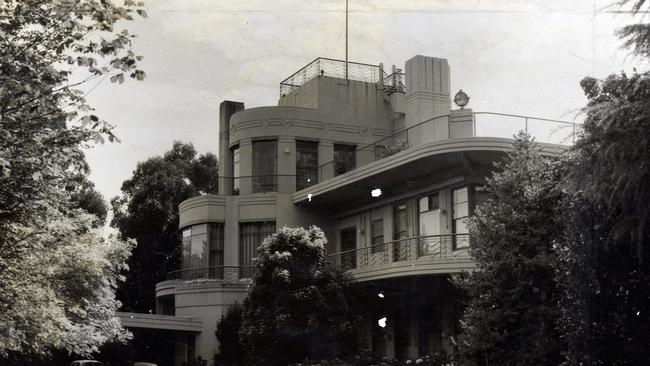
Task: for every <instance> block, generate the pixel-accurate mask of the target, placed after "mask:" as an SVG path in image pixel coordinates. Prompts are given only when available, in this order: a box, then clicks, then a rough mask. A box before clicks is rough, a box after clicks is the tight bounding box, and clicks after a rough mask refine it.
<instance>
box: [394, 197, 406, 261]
mask: <svg viewBox="0 0 650 366" xmlns="http://www.w3.org/2000/svg"><path fill="white" fill-rule="evenodd" d="M406 208H407V206H406V203H400V204H397V205H395V206H394V208H393V240H395V244H394V245H393V261H395V262H398V261H403V260H406V259H407V258H408V241H407V240H404V239H406V238H407V237H408V215H407V211H406Z"/></svg>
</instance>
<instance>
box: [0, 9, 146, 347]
mask: <svg viewBox="0 0 650 366" xmlns="http://www.w3.org/2000/svg"><path fill="white" fill-rule="evenodd" d="M136 13H139V14H140V15H145V13H144V10H142V4H136V3H134V2H132V1H130V0H127V1H125V3H124V5H123V6H118V5H115V4H113V3H112V2H111V1H99V0H75V1H71V0H49V1H46V0H20V1H16V0H5V1H2V2H1V3H0V60H1V61H0V126H2V129H1V130H0V357H2V358H6V357H18V356H20V357H21V358H24V357H29V356H41V355H46V354H48V353H50V352H51V351H52V350H54V349H58V348H64V349H66V350H68V351H70V352H76V353H79V354H89V353H91V352H93V351H94V350H96V349H97V347H98V346H99V345H101V344H102V343H104V342H106V341H107V340H110V339H118V340H124V339H125V338H126V337H127V336H128V333H126V332H125V330H124V329H123V328H122V327H121V326H120V324H119V322H118V321H117V319H116V318H115V317H114V312H115V309H116V308H117V307H118V305H119V303H118V302H117V301H115V298H114V292H115V287H116V283H117V281H118V278H119V272H120V271H121V270H123V269H125V267H124V261H125V260H126V258H127V257H128V255H129V252H130V247H131V245H130V244H128V243H125V242H124V241H120V240H116V239H115V238H110V237H104V236H103V234H102V232H101V231H100V230H99V229H98V228H97V227H96V226H97V225H96V223H97V220H98V218H97V217H96V216H93V215H89V214H88V213H87V212H86V211H84V209H87V210H88V211H93V210H95V212H97V213H99V212H98V211H97V209H98V207H97V202H96V201H95V202H94V203H93V204H90V202H88V204H86V203H85V202H86V201H85V200H84V199H75V198H74V196H75V193H78V192H81V191H82V190H83V186H82V185H80V184H79V177H80V176H82V177H83V176H85V175H86V173H87V165H86V162H85V159H84V155H83V152H82V150H81V149H82V148H83V147H87V146H89V145H90V144H91V143H92V142H93V141H103V140H104V139H105V138H108V139H109V140H111V141H112V140H115V136H114V135H113V134H112V133H111V128H112V127H111V126H110V125H109V124H108V123H107V122H106V121H103V120H101V119H100V118H99V117H98V116H96V115H93V114H91V111H92V109H91V107H90V106H89V105H88V104H87V103H86V101H85V96H86V94H84V93H82V92H81V91H79V90H76V89H74V88H75V87H76V86H79V85H82V84H84V83H87V82H89V81H91V80H94V79H97V80H103V79H104V78H108V77H110V80H111V81H113V82H120V83H121V82H123V81H124V76H125V75H129V76H131V77H132V78H134V79H139V80H141V79H143V78H144V72H142V71H141V70H139V69H137V61H138V59H139V57H138V56H135V54H134V53H133V52H132V51H131V49H130V45H131V38H132V36H130V35H129V34H128V31H126V30H122V31H117V30H115V29H114V27H115V25H116V23H117V22H119V21H122V20H132V19H133V15H134V14H136ZM104 62H105V64H104V65H103V66H99V64H100V63H104ZM73 72H74V75H75V77H79V76H84V72H85V75H87V76H86V77H83V78H81V79H78V80H72V77H73ZM82 207H83V208H84V209H81V208H82ZM91 207H93V208H91ZM100 211H101V209H100Z"/></svg>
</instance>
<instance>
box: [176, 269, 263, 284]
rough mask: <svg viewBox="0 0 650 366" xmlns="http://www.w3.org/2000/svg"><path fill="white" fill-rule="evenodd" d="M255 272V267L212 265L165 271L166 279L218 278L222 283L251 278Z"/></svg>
mask: <svg viewBox="0 0 650 366" xmlns="http://www.w3.org/2000/svg"><path fill="white" fill-rule="evenodd" d="M256 272H257V268H256V267H242V266H212V267H198V268H185V269H179V270H176V271H171V272H169V273H167V279H168V280H183V281H191V280H200V279H206V280H220V281H221V282H223V283H239V282H240V281H242V280H249V279H251V278H252V277H253V276H254V275H255V273H256Z"/></svg>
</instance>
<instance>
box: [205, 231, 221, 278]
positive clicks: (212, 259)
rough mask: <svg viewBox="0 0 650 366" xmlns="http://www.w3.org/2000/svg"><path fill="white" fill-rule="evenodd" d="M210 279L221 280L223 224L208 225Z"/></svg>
mask: <svg viewBox="0 0 650 366" xmlns="http://www.w3.org/2000/svg"><path fill="white" fill-rule="evenodd" d="M208 240H209V248H210V256H209V257H208V266H209V267H210V270H209V271H210V273H209V275H210V278H219V279H223V247H224V243H223V224H214V223H213V224H208Z"/></svg>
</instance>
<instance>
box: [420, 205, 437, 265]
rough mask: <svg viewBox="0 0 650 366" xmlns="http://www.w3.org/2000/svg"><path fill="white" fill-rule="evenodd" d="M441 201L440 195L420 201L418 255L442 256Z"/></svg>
mask: <svg viewBox="0 0 650 366" xmlns="http://www.w3.org/2000/svg"><path fill="white" fill-rule="evenodd" d="M439 207H440V201H439V199H438V193H433V194H429V195H427V196H424V197H421V198H420V200H419V211H420V215H419V217H418V220H419V223H420V225H419V229H420V231H419V233H420V238H419V246H418V255H419V256H424V255H436V254H440V245H441V244H442V243H441V241H442V238H441V237H440V210H439Z"/></svg>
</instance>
